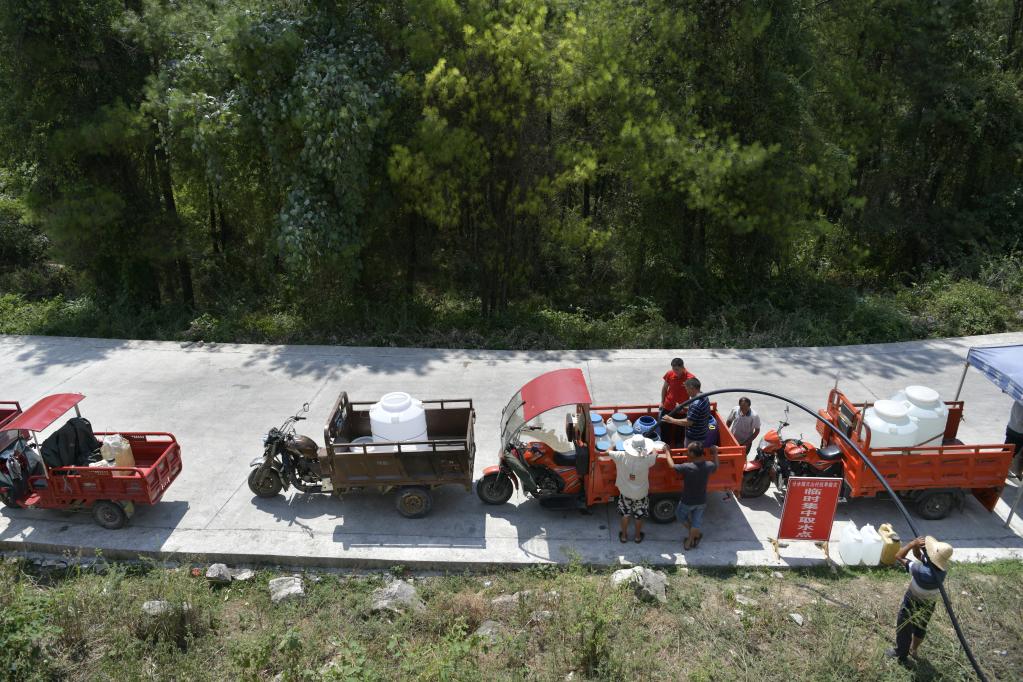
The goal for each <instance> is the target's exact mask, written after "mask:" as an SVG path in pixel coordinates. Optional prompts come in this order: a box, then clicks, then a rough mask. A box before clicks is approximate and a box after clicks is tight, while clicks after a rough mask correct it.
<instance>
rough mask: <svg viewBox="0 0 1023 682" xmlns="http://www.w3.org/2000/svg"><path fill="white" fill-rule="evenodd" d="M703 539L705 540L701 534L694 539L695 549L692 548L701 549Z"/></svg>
mask: <svg viewBox="0 0 1023 682" xmlns="http://www.w3.org/2000/svg"><path fill="white" fill-rule="evenodd" d="M702 539H703V533H700V534H699V535H697V536H696V537H695V538H693V547H692V548H693V549H696V548H697V547H699V546H700V540H702Z"/></svg>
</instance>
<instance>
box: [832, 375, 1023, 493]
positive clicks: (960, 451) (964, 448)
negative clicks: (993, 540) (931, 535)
mask: <svg viewBox="0 0 1023 682" xmlns="http://www.w3.org/2000/svg"><path fill="white" fill-rule="evenodd" d="M871 404H872V403H853V402H851V401H850V400H849V399H848V398H847V397H846V396H845V394H844V393H842V392H841V391H840V390H838V389H832V391H831V394H830V395H829V397H828V407H827V409H825V410H821V411H820V413H819V414H820V416H821V417H823V418H824V419H826V420H827V421H829V422H831V423H832V424H834V425H835V426H837V427H838V428H839V429H840V430H841V431H842V432H843V433H845V435H846V436H848V437H849V438H850V440H852V441H853V442H854V443H855V444H856V445H857V446H858V447H859V448H860V449H861V450H863V452H864V453H866V455H867V456H868V457H869V458H870V461H871V462H873V464H874V466H875V467H877V469H878V471H879V472H880V473H881V475H882V476H884V478H885V481H887V483H888V485H890V486H891V487H892V489H893V490H895V491H896V492H899V491H912V490H933V489H949V490H951V489H957V490H968V491H970V492H971V493H973V495H974V497H976V498H977V499H978V500H979V501H980V503H981V504H982V505H984V507H985V508H987V509H988V510H989V511H993V510H994V508H995V505H996V504H997V503H998V498H999V496H1000V495H1001V492H1002V488H1003V487H1004V485H1005V477H1006V475H1007V474H1008V472H1009V465H1010V463H1011V462H1012V455H1013V447H1012V445H1009V444H1004V443H992V444H981V445H964V444H962V443H960V442H959V441H958V440H957V438H956V435H957V433H958V430H959V422H960V421H961V420H962V415H963V403H962V402H961V401H957V402H948V403H946V405H947V406H948V408H949V413H948V422H947V424H946V426H945V434H944V442H943V444H942V445H940V446H937V445H929V446H922V447H915V448H871V447H870V427H868V426H867V425H866V424H864V423H863V410H865V409H866V408H867V407H869V406H870V405H871ZM817 428H818V432H819V433H820V434H821V436H822V437H823V439H824V442H823V444H824V445H829V444H832V443H833V444H835V445H837V446H838V447H839V448H841V450H842V455H843V461H844V470H845V480H846V482H847V483H848V484H849V487H850V488H851V494H852V496H853V497H864V496H873V495H876V494H877V493H879V492H883V491H884V486H882V485H881V482H880V481H878V480H877V477H876V476H875V475H874V474H873V472H872V471H871V470H870V469H869V468H868V467H867V465H866V464H865V463H864V461H863V458H862V457H860V455H858V454H857V453H856V451H855V450H853V449H852V448H850V447H849V446H848V445H846V444H845V443H844V442H843V441H842V440H841V439H839V438H838V437H836V436H835V435H834V433H833V432H832V431H831V430H830V429H828V428H827V427H826V426H824V425H823V424H820V423H818V425H817Z"/></svg>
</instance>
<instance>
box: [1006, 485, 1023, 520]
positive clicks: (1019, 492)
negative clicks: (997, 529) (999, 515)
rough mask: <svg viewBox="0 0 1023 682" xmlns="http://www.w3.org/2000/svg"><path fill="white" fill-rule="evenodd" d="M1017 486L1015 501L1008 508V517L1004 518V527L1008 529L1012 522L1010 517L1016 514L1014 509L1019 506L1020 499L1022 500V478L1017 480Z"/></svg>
mask: <svg viewBox="0 0 1023 682" xmlns="http://www.w3.org/2000/svg"><path fill="white" fill-rule="evenodd" d="M1016 481H1017V482H1018V485H1017V486H1016V501H1015V502H1013V503H1012V506H1011V507H1009V515H1008V516H1006V517H1005V527H1006V528H1008V527H1009V523H1011V522H1012V516H1013V514H1015V513H1016V507H1018V506H1019V501H1020V499H1023V478H1017V479H1016Z"/></svg>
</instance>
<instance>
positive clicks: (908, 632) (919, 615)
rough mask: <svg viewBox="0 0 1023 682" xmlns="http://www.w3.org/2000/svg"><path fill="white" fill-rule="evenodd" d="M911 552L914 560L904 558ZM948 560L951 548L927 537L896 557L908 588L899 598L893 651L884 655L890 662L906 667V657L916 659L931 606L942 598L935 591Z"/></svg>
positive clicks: (950, 556) (906, 545)
mask: <svg viewBox="0 0 1023 682" xmlns="http://www.w3.org/2000/svg"><path fill="white" fill-rule="evenodd" d="M921 547H923V548H925V549H926V550H927V556H926V557H922V556H921V554H920V548H921ZM910 551H912V552H913V556H915V557H916V558H915V559H914V558H910V557H908V556H907V555H908V554H909V552H910ZM951 558H952V545H950V544H948V543H947V542H938V541H937V540H935V539H934V538H933V537H932V536H930V535H928V536H927V537H925V538H917V539H915V540H910V541H909V542H907V543H906V544H905V545H904V546H903V547H902V548H901V549H899V551H898V552H897V553H896V554H895V560H896V561H898V562H899V563H900V564H902V566H904V567H905V568H906V570H907V571H909V588H908V589H907V590H906V594H905V596H903V597H902V607H901V608H900V609H899V617H898V620H897V622H896V626H895V648H894V649H888V651H886V652H885V655H886V656H888V657H889V658H897V659H898V660H899V663H902V664H903V665H905V664H906V661H907V657H909V656H912V657H913V658H916V657H917V655H916V652H917V649H918V648H919V647H920V642H922V641H923V640H924V636H925V635H926V634H927V623H928V622H929V621H930V620H931V616H932V615H933V614H934V605H935V604H936V603H937V601H938V598H939V597H940V596H941V591H940V590H939V589H938V588H939V587H940V586H941V584H942V583H943V582H945V575H946V573H947V572H948V564H949V561H950V560H951Z"/></svg>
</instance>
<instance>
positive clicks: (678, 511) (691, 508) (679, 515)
mask: <svg viewBox="0 0 1023 682" xmlns="http://www.w3.org/2000/svg"><path fill="white" fill-rule="evenodd" d="M705 511H707V504H706V503H703V504H686V503H685V502H679V503H678V507H676V508H675V518H676V519H678V520H679V521H681V522H682V523H688V524H689V527H690V528H696V529H697V530H699V529H700V526H702V525H703V512H705Z"/></svg>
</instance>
